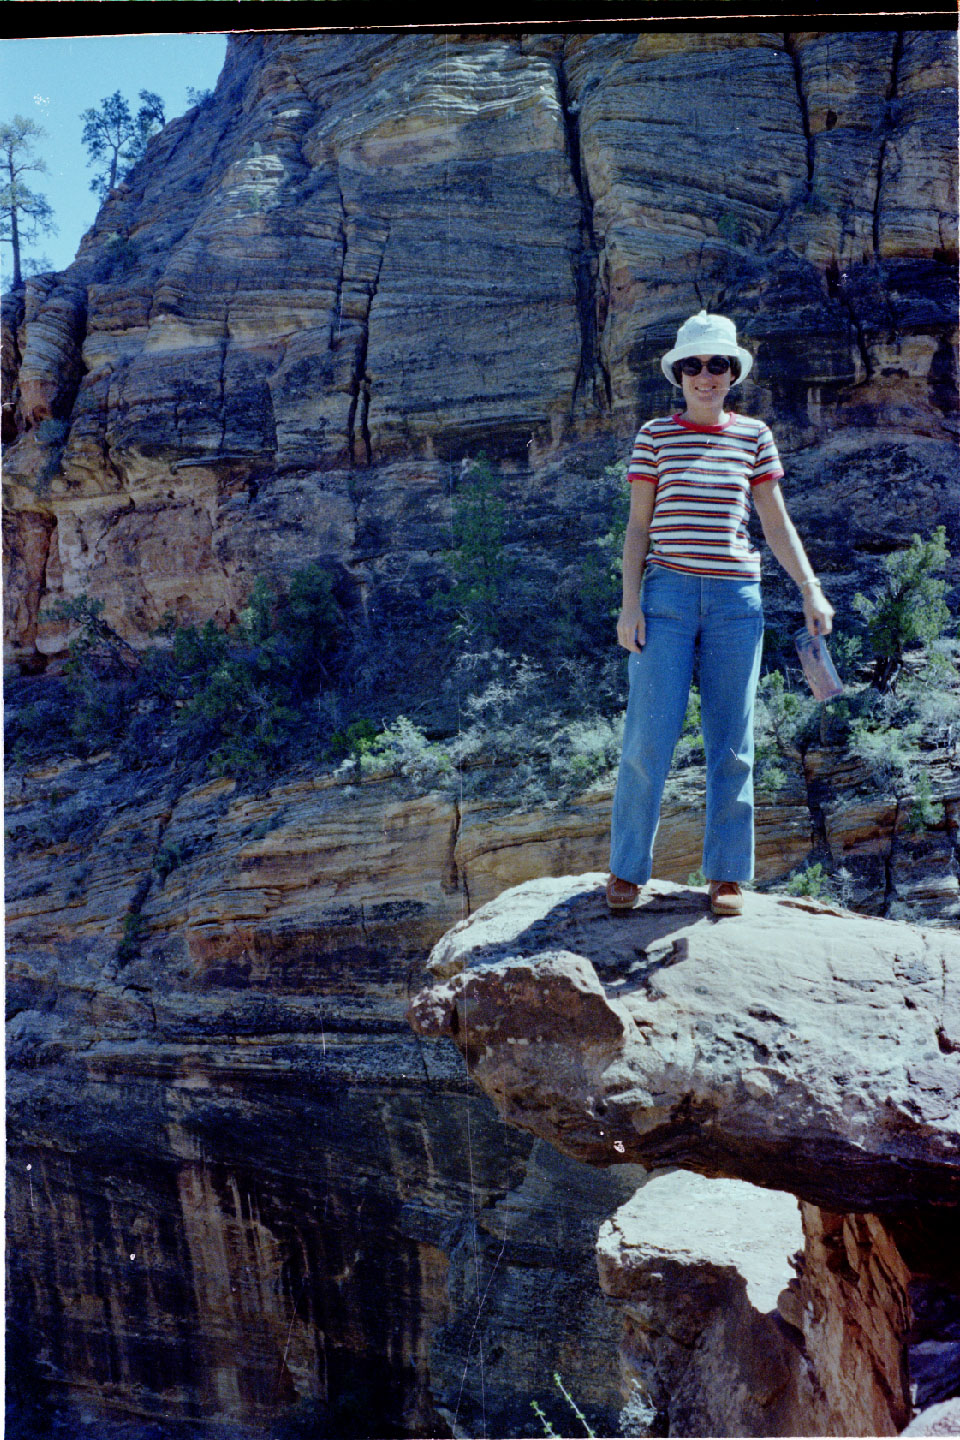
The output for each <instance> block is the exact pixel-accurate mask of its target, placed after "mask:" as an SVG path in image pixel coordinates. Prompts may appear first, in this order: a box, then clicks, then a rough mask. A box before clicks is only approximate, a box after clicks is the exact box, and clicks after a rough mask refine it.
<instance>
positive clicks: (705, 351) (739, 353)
mask: <svg viewBox="0 0 960 1440" xmlns="http://www.w3.org/2000/svg"><path fill="white" fill-rule="evenodd" d="M688 355H734V356H736V358H737V359H738V360H739V361H740V376H739V380H745V379H746V378H747V376H748V375H749V374H750V371H751V369H752V367H753V356H752V355H751V354H750V352H749V351H748V350H744V349H742V347H741V346H739V345H738V344H737V327H736V325H734V323H733V321H732V320H728V319H727V317H726V316H725V315H708V314H707V312H706V310H701V311H700V314H699V315H691V317H690V319H689V320H684V322H683V324H682V325H681V326H680V329H679V330H678V331H677V343H676V345H674V347H673V349H672V350H668V351H667V353H666V355H664V357H663V359H662V360H661V361H660V368H661V370H662V371H663V373H664V375H666V377H667V379H668V380H669V381H670V384H671V385H676V384H677V382H676V380H674V378H673V368H672V367H673V366H674V365H675V364H676V362H677V361H678V360H685V359H686V358H687V356H688ZM739 380H735V381H734V382H733V383H734V384H735V385H736V384H739ZM677 388H678V389H679V388H680V387H679V386H678V387H677Z"/></svg>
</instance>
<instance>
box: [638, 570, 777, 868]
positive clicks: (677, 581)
mask: <svg viewBox="0 0 960 1440" xmlns="http://www.w3.org/2000/svg"><path fill="white" fill-rule="evenodd" d="M641 603H642V606H643V613H644V615H645V617H646V627H647V638H646V643H645V644H644V647H643V650H642V651H641V652H640V654H639V655H637V654H633V653H632V652H631V655H630V659H629V662H628V664H629V675H630V698H629V701H628V704H627V716H626V723H625V725H624V734H623V753H622V756H621V759H620V771H619V774H618V776H617V788H616V791H615V793H614V797H613V816H612V823H611V847H610V869H611V871H612V872H613V874H614V875H618V876H619V877H620V879H621V880H632V881H633V882H634V883H635V884H637V885H643V884H645V883H646V882H647V881H648V880H649V879H650V876H651V873H652V869H653V842H654V837H655V836H656V833H657V826H658V824H659V822H660V801H661V799H662V796H663V787H664V785H665V783H666V779H667V772H668V771H669V769H670V762H671V760H672V758H673V752H674V749H675V747H676V744H677V740H678V739H679V737H680V731H681V729H682V728H683V720H684V716H685V714H686V709H687V699H688V696H689V692H690V682H691V679H692V677H693V663H694V652H695V650H696V649H697V647H698V644H699V650H700V713H701V724H702V729H703V744H704V750H705V752H706V764H707V813H706V824H705V829H704V837H703V873H704V875H705V876H706V878H707V879H708V880H738V881H745V880H752V879H753V707H754V699H755V697H756V692H757V680H758V678H759V675H760V650H761V643H762V639H763V607H762V604H761V600H760V585H759V583H758V582H757V581H755V580H744V581H741V580H729V579H723V580H718V579H713V578H707V577H700V576H698V575H687V574H684V573H682V572H681V571H678V570H667V569H666V568H665V567H664V566H662V565H648V566H647V569H646V572H645V575H644V581H643V590H642V594H641Z"/></svg>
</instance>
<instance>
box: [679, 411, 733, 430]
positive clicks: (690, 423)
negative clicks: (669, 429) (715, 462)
mask: <svg viewBox="0 0 960 1440" xmlns="http://www.w3.org/2000/svg"><path fill="white" fill-rule="evenodd" d="M673 418H674V420H675V421H676V422H677V424H678V425H682V426H683V428H684V430H703V431H705V432H706V433H707V434H708V435H719V434H720V433H721V432H722V431H724V430H727V429H729V427H730V426H731V425H732V424H733V422H734V420H736V418H737V414H736V411H735V410H728V411H727V418H726V420H724V422H723V424H722V425H698V424H697V423H696V422H695V421H694V420H688V419H687V417H686V415H680V414H677V415H674V417H673Z"/></svg>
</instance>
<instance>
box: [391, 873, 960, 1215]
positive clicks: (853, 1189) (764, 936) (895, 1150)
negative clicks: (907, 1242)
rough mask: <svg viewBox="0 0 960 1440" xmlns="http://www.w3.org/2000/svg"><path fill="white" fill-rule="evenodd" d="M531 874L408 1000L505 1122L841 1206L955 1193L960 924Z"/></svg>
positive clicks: (620, 1159)
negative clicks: (616, 902)
mask: <svg viewBox="0 0 960 1440" xmlns="http://www.w3.org/2000/svg"><path fill="white" fill-rule="evenodd" d="M603 878H604V877H603V876H602V875H599V874H587V875H580V876H575V877H566V878H561V879H543V880H533V881H529V882H527V883H526V884H522V885H519V886H516V887H514V888H513V889H511V890H508V891H505V892H504V893H503V894H501V895H500V896H499V897H498V898H497V899H496V900H495V901H493V902H491V903H490V904H489V905H487V906H484V907H482V908H481V909H480V910H479V911H477V912H476V913H475V914H473V915H471V916H469V917H468V918H467V919H466V920H464V921H461V922H460V923H459V924H458V925H456V926H454V928H453V929H452V930H451V931H450V932H448V934H447V935H445V936H444V937H443V939H442V940H441V941H440V942H439V943H438V944H437V946H436V947H435V948H434V950H433V952H432V955H431V958H430V962H429V969H430V971H431V972H432V975H433V981H432V983H431V984H429V985H428V986H426V987H425V988H424V989H423V990H421V991H420V993H419V994H418V995H416V996H415V997H414V999H413V1001H412V1003H411V1006H410V1009H409V1012H408V1018H409V1019H410V1022H411V1024H412V1025H413V1028H414V1029H415V1030H416V1031H417V1032H418V1033H419V1034H420V1035H421V1036H423V1037H430V1036H433V1037H439V1036H441V1035H447V1036H449V1037H450V1038H452V1039H453V1040H454V1043H455V1044H456V1045H457V1047H458V1049H459V1050H460V1052H461V1054H462V1055H463V1056H464V1058H465V1060H466V1063H467V1066H468V1069H469V1071H470V1073H471V1075H472V1076H473V1078H474V1080H475V1081H476V1083H477V1084H478V1085H479V1086H480V1088H481V1089H483V1090H484V1091H485V1092H486V1093H487V1094H488V1095H489V1096H490V1098H491V1099H492V1100H493V1102H494V1104H495V1105H496V1106H497V1108H498V1110H499V1111H500V1113H501V1114H502V1115H503V1116H504V1118H505V1119H507V1120H508V1121H510V1122H511V1123H514V1124H516V1125H518V1126H520V1127H521V1128H523V1129H527V1130H530V1131H532V1132H533V1133H534V1134H537V1135H539V1136H541V1137H542V1138H544V1139H546V1140H548V1141H550V1142H551V1143H552V1144H554V1145H556V1146H557V1147H558V1148H559V1149H561V1150H563V1151H564V1152H565V1153H567V1154H569V1155H572V1156H574V1157H576V1158H578V1159H581V1160H584V1161H587V1162H588V1163H591V1164H596V1165H606V1164H617V1163H624V1162H632V1163H638V1164H641V1165H644V1166H646V1167H647V1168H648V1169H651V1168H654V1169H655V1168H660V1167H662V1166H664V1165H679V1166H683V1167H685V1168H688V1169H690V1170H694V1171H698V1172H699V1173H701V1174H703V1175H707V1176H727V1177H730V1178H734V1179H742V1180H748V1181H751V1182H752V1183H754V1184H758V1185H762V1186H765V1187H768V1188H771V1189H778V1190H787V1191H790V1192H792V1193H793V1194H795V1195H797V1196H798V1197H800V1198H802V1199H804V1200H807V1201H809V1202H810V1203H813V1204H816V1205H818V1206H821V1207H824V1208H826V1209H829V1210H833V1211H848V1210H865V1211H872V1212H876V1213H879V1214H896V1213H899V1212H902V1211H905V1210H912V1209H915V1208H916V1207H917V1206H918V1205H924V1204H930V1205H937V1206H940V1205H955V1204H957V1203H958V1201H960V1058H958V1057H960V1052H958V1051H957V1050H956V1049H955V1048H954V1047H955V1044H956V1040H955V1038H954V1037H956V1036H957V1035H958V1034H960V1005H958V998H960V937H958V936H955V935H953V934H952V933H950V932H945V931H933V930H925V929H922V928H920V927H917V926H913V925H909V924H904V923H898V922H894V921H888V920H879V919H875V918H872V917H867V916H862V915H858V914H855V913H853V912H850V911H844V910H841V909H839V908H837V907H835V906H828V905H821V904H819V903H817V902H814V901H809V900H795V899H793V898H791V897H786V896H774V895H760V894H755V893H748V895H747V904H746V908H745V912H744V915H743V916H742V917H741V918H738V919H733V920H730V919H726V920H718V919H716V917H714V916H712V915H711V914H710V911H709V907H708V904H707V900H706V896H705V894H704V892H703V891H702V890H697V889H695V888H692V887H689V886H680V885H674V884H671V883H669V882H665V881H661V882H653V883H652V884H651V885H650V886H648V887H647V888H646V889H645V891H644V895H643V898H642V901H641V903H640V904H639V905H638V907H637V908H636V910H634V911H633V912H631V913H630V914H628V915H626V916H624V915H618V916H612V915H610V914H609V912H608V911H607V909H606V905H605V902H604V898H603Z"/></svg>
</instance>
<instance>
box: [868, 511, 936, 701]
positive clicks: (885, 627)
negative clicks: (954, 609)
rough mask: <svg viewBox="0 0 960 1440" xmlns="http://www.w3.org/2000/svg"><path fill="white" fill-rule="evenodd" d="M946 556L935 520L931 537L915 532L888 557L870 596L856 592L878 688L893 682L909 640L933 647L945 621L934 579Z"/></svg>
mask: <svg viewBox="0 0 960 1440" xmlns="http://www.w3.org/2000/svg"><path fill="white" fill-rule="evenodd" d="M949 558H950V557H949V551H948V550H947V544H946V530H945V528H944V527H943V526H942V525H938V527H937V529H936V530H935V531H934V532H933V535H932V536H931V538H930V539H929V540H921V538H920V536H919V535H914V536H913V537H912V539H911V541H910V545H909V547H908V548H907V549H906V550H898V551H897V552H896V553H895V554H893V555H888V556H887V557H886V559H885V560H884V562H883V569H884V572H885V573H884V579H883V581H882V582H881V584H880V585H878V586H877V587H876V588H875V590H874V593H873V595H872V596H866V595H863V594H861V593H860V592H858V593H857V594H856V595H855V596H854V601H853V603H854V608H855V609H856V610H857V612H858V613H859V614H860V615H862V616H863V618H864V620H865V621H866V625H867V636H868V639H869V643H870V646H871V648H872V651H873V655H874V664H873V673H872V683H873V684H874V685H875V686H876V688H877V689H878V690H879V691H880V692H881V693H882V692H884V691H885V690H887V689H888V688H889V687H891V686H894V685H895V684H896V681H897V676H898V675H899V673H900V670H901V669H902V667H903V661H904V654H905V652H906V651H907V650H908V649H909V648H910V647H911V646H912V645H922V646H925V647H928V648H929V647H931V646H932V645H933V644H934V642H935V641H937V640H939V638H940V637H941V635H942V634H943V632H944V631H945V630H946V628H947V626H948V625H949V623H950V620H951V618H952V617H951V614H950V610H949V608H948V606H947V604H946V601H945V599H944V596H945V595H946V589H947V587H946V582H945V581H944V580H941V579H938V578H937V577H938V575H939V573H940V572H941V571H943V569H944V567H945V566H946V563H947V561H948V559H949Z"/></svg>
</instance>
